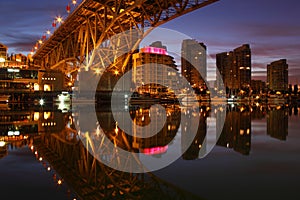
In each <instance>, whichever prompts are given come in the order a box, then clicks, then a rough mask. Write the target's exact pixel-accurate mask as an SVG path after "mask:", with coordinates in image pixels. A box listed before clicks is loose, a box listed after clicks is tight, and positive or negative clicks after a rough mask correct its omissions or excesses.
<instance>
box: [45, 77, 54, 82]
mask: <svg viewBox="0 0 300 200" xmlns="http://www.w3.org/2000/svg"><path fill="white" fill-rule="evenodd" d="M42 80H46V81H55V80H56V78H47V77H46V78H44V77H42Z"/></svg>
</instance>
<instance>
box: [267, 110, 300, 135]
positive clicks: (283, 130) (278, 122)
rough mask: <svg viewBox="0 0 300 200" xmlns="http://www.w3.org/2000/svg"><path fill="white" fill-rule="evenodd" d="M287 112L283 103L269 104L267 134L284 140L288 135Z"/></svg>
mask: <svg viewBox="0 0 300 200" xmlns="http://www.w3.org/2000/svg"><path fill="white" fill-rule="evenodd" d="M296 110H298V109H296ZM288 113H289V109H288V107H285V106H283V105H274V106H269V111H268V115H267V134H268V135H270V136H271V137H273V138H276V139H279V140H286V137H287V135H288V118H289V116H288Z"/></svg>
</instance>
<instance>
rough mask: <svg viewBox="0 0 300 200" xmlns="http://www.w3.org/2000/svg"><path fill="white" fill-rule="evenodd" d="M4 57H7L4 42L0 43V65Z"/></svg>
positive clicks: (4, 59)
mask: <svg viewBox="0 0 300 200" xmlns="http://www.w3.org/2000/svg"><path fill="white" fill-rule="evenodd" d="M6 59H7V47H6V46H5V45H4V44H1V43H0V67H2V65H4V62H5V61H6Z"/></svg>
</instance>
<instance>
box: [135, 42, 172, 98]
mask: <svg viewBox="0 0 300 200" xmlns="http://www.w3.org/2000/svg"><path fill="white" fill-rule="evenodd" d="M132 81H133V83H134V84H137V85H144V84H145V87H142V88H139V92H140V93H151V94H162V93H164V92H166V91H165V89H166V88H169V89H171V90H172V89H173V91H174V90H176V89H177V87H178V86H177V85H178V83H177V81H178V69H177V66H176V64H175V60H174V58H173V57H172V56H170V55H168V54H167V48H166V47H165V46H163V45H162V44H161V42H155V43H153V44H151V45H150V46H148V47H144V48H141V49H140V52H138V53H135V54H133V55H132ZM149 82H151V84H147V85H146V83H149Z"/></svg>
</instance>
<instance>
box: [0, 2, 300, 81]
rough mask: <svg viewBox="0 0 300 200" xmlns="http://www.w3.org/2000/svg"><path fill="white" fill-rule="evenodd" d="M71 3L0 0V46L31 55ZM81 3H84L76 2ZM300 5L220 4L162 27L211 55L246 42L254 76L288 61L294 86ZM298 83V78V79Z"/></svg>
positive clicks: (299, 69)
mask: <svg viewBox="0 0 300 200" xmlns="http://www.w3.org/2000/svg"><path fill="white" fill-rule="evenodd" d="M69 2H71V1H70V0H69V1H68V0H26V1H24V0H1V1H0V15H1V17H0V25H1V26H0V27H1V28H0V43H3V44H5V45H7V46H8V47H9V51H10V53H19V52H22V53H25V54H26V53H28V52H29V51H30V50H31V49H32V47H33V46H34V44H35V42H36V41H37V40H38V39H40V38H41V36H42V35H43V33H44V32H45V31H46V30H47V29H50V30H51V29H52V27H51V23H52V21H53V19H54V18H55V17H56V16H57V15H63V16H66V14H67V13H66V10H65V9H66V8H65V7H66V5H67V4H68V3H69ZM78 2H81V0H78ZM299 19H300V1H298V0H285V1H283V0H251V1H241V0H220V1H219V2H216V3H214V4H212V5H209V6H207V7H205V8H202V9H199V10H196V11H194V12H192V13H188V14H186V15H184V16H182V17H180V18H177V19H175V20H173V21H171V22H168V23H167V24H165V25H163V27H165V28H170V29H173V30H177V31H180V32H182V33H185V34H187V35H189V36H190V37H192V38H195V39H197V40H198V41H199V42H204V43H205V44H206V45H207V50H208V53H209V54H210V55H211V56H212V57H213V58H214V55H215V54H216V53H219V52H223V51H230V50H232V49H234V48H236V47H238V46H240V45H242V44H244V43H249V44H250V47H251V49H252V66H253V76H254V78H256V79H257V78H259V77H260V76H265V75H266V65H267V64H268V63H270V62H272V61H275V60H278V59H281V58H286V59H287V60H288V64H289V74H290V82H293V83H296V82H297V77H300V76H299V75H300V23H299V22H300V20H299ZM299 81H300V79H299Z"/></svg>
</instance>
